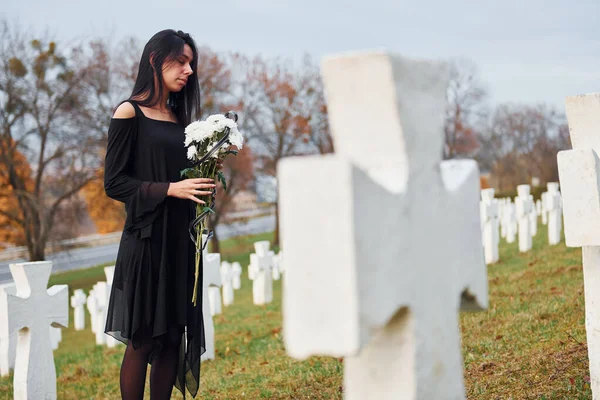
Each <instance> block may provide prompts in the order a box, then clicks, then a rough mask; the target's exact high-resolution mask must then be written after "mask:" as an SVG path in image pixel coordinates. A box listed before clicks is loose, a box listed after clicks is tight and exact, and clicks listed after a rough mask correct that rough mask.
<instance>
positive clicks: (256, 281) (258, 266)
mask: <svg viewBox="0 0 600 400" xmlns="http://www.w3.org/2000/svg"><path fill="white" fill-rule="evenodd" d="M272 268H273V252H272V251H270V250H269V241H268V240H262V241H259V242H255V243H254V253H253V254H250V265H249V266H248V274H249V276H250V279H252V298H253V300H254V304H255V305H264V304H268V303H271V302H272V301H273V272H272V271H271V269H272Z"/></svg>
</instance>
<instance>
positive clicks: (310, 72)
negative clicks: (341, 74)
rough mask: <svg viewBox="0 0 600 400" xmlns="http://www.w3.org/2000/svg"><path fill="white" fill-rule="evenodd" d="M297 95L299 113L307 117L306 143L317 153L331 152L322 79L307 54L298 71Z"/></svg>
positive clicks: (330, 138) (331, 139) (331, 142)
mask: <svg viewBox="0 0 600 400" xmlns="http://www.w3.org/2000/svg"><path fill="white" fill-rule="evenodd" d="M298 95H299V96H300V98H301V99H302V101H301V102H300V106H301V107H302V108H303V110H301V111H300V113H301V115H305V116H306V117H307V118H308V126H309V133H308V134H307V135H306V138H307V141H308V143H309V144H310V145H311V146H312V147H313V148H314V151H315V152H317V153H318V154H327V153H332V152H333V150H334V149H333V138H332V136H331V132H330V130H329V120H328V118H327V103H326V99H325V90H324V87H323V80H322V78H321V73H320V70H319V66H318V65H317V64H316V63H315V62H314V61H313V60H312V58H311V57H310V56H308V55H305V57H304V60H303V65H302V67H301V69H300V71H298Z"/></svg>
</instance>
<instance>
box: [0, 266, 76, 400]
mask: <svg viewBox="0 0 600 400" xmlns="http://www.w3.org/2000/svg"><path fill="white" fill-rule="evenodd" d="M51 271H52V262H50V261H40V262H31V263H22V264H10V272H11V274H12V277H13V280H14V282H15V283H16V285H17V292H16V294H10V293H6V307H5V308H4V309H1V310H0V321H8V323H7V324H5V325H2V326H0V337H1V338H2V339H5V338H7V337H9V336H10V334H11V333H13V332H15V331H18V335H19V339H18V342H17V355H16V360H15V373H14V381H13V385H14V399H15V400H25V399H56V368H55V366H54V356H53V354H52V347H51V342H50V338H49V337H50V331H49V329H48V326H50V325H52V326H54V327H56V328H58V327H63V328H66V327H67V326H68V325H69V288H68V286H67V285H55V286H52V287H50V288H47V285H48V278H49V277H50V273H51Z"/></svg>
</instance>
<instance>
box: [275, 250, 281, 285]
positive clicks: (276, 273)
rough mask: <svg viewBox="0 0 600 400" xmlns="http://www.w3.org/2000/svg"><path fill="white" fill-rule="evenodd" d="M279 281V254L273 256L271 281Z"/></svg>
mask: <svg viewBox="0 0 600 400" xmlns="http://www.w3.org/2000/svg"><path fill="white" fill-rule="evenodd" d="M279 279H281V270H280V269H279V254H273V280H274V281H278V280H279Z"/></svg>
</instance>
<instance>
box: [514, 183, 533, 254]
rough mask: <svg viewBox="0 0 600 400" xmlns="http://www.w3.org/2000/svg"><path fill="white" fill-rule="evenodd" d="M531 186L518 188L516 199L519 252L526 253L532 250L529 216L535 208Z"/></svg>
mask: <svg viewBox="0 0 600 400" xmlns="http://www.w3.org/2000/svg"><path fill="white" fill-rule="evenodd" d="M529 191H530V187H529V185H519V186H517V193H518V196H517V197H516V198H515V206H516V208H517V222H518V224H519V251H520V252H521V253H526V252H528V251H529V250H531V245H532V241H531V219H530V218H529V214H530V213H531V209H532V207H533V204H532V201H531V197H530V194H529Z"/></svg>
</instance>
